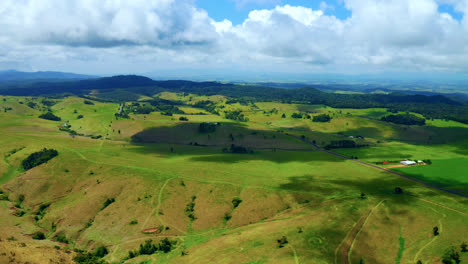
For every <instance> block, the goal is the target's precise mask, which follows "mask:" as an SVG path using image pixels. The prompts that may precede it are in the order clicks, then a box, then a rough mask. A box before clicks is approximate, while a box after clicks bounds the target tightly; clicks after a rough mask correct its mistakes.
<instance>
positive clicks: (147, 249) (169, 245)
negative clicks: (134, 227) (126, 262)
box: [128, 237, 176, 259]
mask: <svg viewBox="0 0 468 264" xmlns="http://www.w3.org/2000/svg"><path fill="white" fill-rule="evenodd" d="M175 244H176V241H171V240H169V239H168V238H167V237H166V238H164V239H163V240H161V241H160V242H159V243H158V244H153V240H151V239H149V240H146V241H145V243H144V244H141V245H140V249H139V250H135V251H129V252H128V259H132V258H135V257H137V256H140V255H152V254H154V253H156V252H158V251H161V252H164V253H169V252H171V250H172V249H173V247H174V245H175Z"/></svg>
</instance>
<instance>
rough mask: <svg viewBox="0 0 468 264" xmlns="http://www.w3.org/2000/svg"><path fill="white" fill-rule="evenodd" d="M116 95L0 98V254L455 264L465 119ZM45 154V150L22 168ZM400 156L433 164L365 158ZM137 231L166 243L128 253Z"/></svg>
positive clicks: (467, 191)
mask: <svg viewBox="0 0 468 264" xmlns="http://www.w3.org/2000/svg"><path fill="white" fill-rule="evenodd" d="M94 99H98V98H94ZM153 99H154V100H156V99H157V100H160V101H156V102H157V104H154V105H151V103H150V102H149V100H153ZM86 101H87V102H88V103H86ZM89 102H91V103H89ZM151 102H152V101H151ZM170 102H172V103H174V104H173V105H172V103H170ZM31 103H33V104H31ZM120 105H121V103H116V102H105V101H103V100H100V101H99V100H93V98H87V99H84V98H81V97H75V96H70V97H64V98H57V99H46V98H41V97H13V96H8V97H7V96H3V97H0V108H1V110H4V109H9V110H4V111H1V112H0V134H1V135H2V136H1V137H0V158H1V162H0V190H1V193H0V198H1V200H0V216H1V217H0V263H8V262H11V263H27V262H29V263H75V262H77V257H80V256H81V257H83V256H84V257H88V258H93V257H95V256H94V255H93V254H95V255H96V254H97V255H99V254H98V253H93V252H98V251H99V250H98V249H100V248H101V249H102V248H103V247H104V248H105V249H106V254H103V256H102V258H99V261H105V262H108V263H219V264H222V263H226V264H227V263H243V264H261V263H292V264H298V263H314V264H322V263H323V264H325V263H333V264H338V263H355V264H360V263H373V264H378V263H383V264H386V263H395V264H399V263H401V264H404V263H405V264H406V263H413V264H416V263H443V262H442V261H443V260H444V259H446V258H447V257H449V258H450V256H451V255H450V254H454V252H457V254H460V255H459V257H460V260H461V263H465V262H468V252H462V251H461V245H462V244H463V243H464V242H468V225H467V223H468V198H467V197H466V195H468V152H467V149H468V125H465V124H462V123H458V122H455V121H444V120H438V119H435V120H428V121H427V124H426V125H425V126H410V125H398V124H393V123H388V122H384V121H381V120H380V119H381V117H383V116H385V115H386V114H387V109H384V108H372V109H345V108H344V109H338V108H332V107H327V106H323V105H305V104H292V103H291V104H289V103H280V102H255V103H253V102H248V103H245V102H242V101H241V102H232V100H231V101H229V98H227V97H225V96H198V95H195V94H183V93H169V92H164V93H161V94H158V95H155V96H154V97H142V98H141V100H136V101H134V102H125V103H124V104H123V112H122V113H123V114H125V115H126V116H124V115H123V114H118V112H119V108H120ZM150 107H153V108H152V110H151V111H149V112H145V111H147V110H146V109H147V108H150ZM176 108H177V109H176ZM46 109H50V112H51V113H53V114H54V115H56V116H58V117H60V118H61V120H60V121H52V120H45V119H41V118H38V116H39V115H41V114H43V113H44V112H45V110H46ZM295 113H297V114H298V115H295V116H294V117H293V115H294V114H295ZM299 114H300V117H299ZM324 114H325V115H329V116H330V117H331V120H329V121H328V122H314V121H312V120H314V117H316V116H320V115H324ZM346 140H347V141H350V140H351V141H352V142H354V143H353V144H355V145H353V146H354V147H352V148H340V147H337V148H335V147H333V148H331V149H330V151H331V152H333V153H338V154H341V155H345V156H346V157H351V159H344V158H341V157H339V156H336V155H332V154H330V153H327V152H326V151H324V148H327V149H328V147H330V146H334V145H333V144H338V143H336V142H342V141H346ZM44 148H47V149H54V150H57V152H58V156H56V157H54V158H52V159H50V160H49V161H47V162H45V163H43V164H40V165H38V166H36V167H34V168H31V169H28V170H26V169H24V167H23V161H24V160H25V159H26V158H27V157H28V156H29V155H30V154H31V153H34V152H37V151H40V150H42V149H44ZM405 159H411V160H430V161H431V163H432V164H431V165H429V164H427V165H424V166H415V167H400V168H391V165H392V164H380V163H381V162H385V161H391V162H397V163H398V162H399V161H401V160H405ZM356 161H364V162H366V163H369V164H374V165H376V166H379V167H382V168H389V169H391V170H394V171H397V172H400V173H403V174H405V175H407V176H409V177H411V178H414V179H418V180H421V181H423V182H425V183H427V184H430V185H433V186H437V187H443V188H446V189H448V190H454V191H456V193H457V194H460V195H457V194H453V193H448V192H445V191H442V190H438V189H435V188H431V187H428V186H426V185H424V184H421V183H418V182H415V181H412V180H408V179H405V178H402V177H399V176H397V175H394V174H391V173H388V172H385V171H382V170H379V169H376V168H374V167H371V166H367V165H365V164H362V163H358V162H356ZM398 189H399V190H398ZM463 195H465V196H463ZM435 228H436V229H437V230H436V229H435ZM38 232H40V233H42V234H44V238H42V239H37V237H36V235H37V234H38ZM148 240H151V242H148V243H150V244H151V243H153V244H158V243H160V245H161V243H162V244H164V243H165V244H164V245H165V247H162V246H160V247H159V250H155V251H153V252H148V251H145V250H143V251H142V248H144V247H143V246H141V245H144V244H145V243H147V242H146V241H148ZM167 248H169V250H165V249H167ZM25 250H27V251H28V254H25V253H24V252H25ZM150 251H151V250H150ZM87 252H89V254H87ZM458 252H459V253H458ZM97 255H96V256H97ZM49 260H50V261H49ZM96 261H97V260H96ZM418 261H420V262H418ZM78 263H85V262H78ZM89 263H95V262H89ZM96 263H98V262H96Z"/></svg>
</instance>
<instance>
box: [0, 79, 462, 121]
mask: <svg viewBox="0 0 468 264" xmlns="http://www.w3.org/2000/svg"><path fill="white" fill-rule="evenodd" d="M92 90H99V91H100V93H99V94H96V95H95V96H96V98H99V97H101V98H104V97H105V96H108V95H109V94H114V95H115V96H116V97H117V95H118V94H125V93H126V94H127V96H126V98H127V99H129V98H130V97H129V95H130V94H133V95H135V96H136V97H138V95H147V96H153V95H154V94H157V93H160V92H164V91H169V92H177V93H181V92H187V93H191V94H197V95H208V96H209V95H224V96H228V97H232V98H236V99H239V100H249V101H253V102H257V101H279V102H285V103H302V104H323V105H328V106H331V107H335V108H360V109H363V108H374V107H379V108H391V109H394V110H395V111H405V112H406V111H408V112H415V113H419V114H422V115H423V116H424V117H425V118H426V119H428V118H438V119H447V120H454V121H459V122H463V123H466V124H468V103H466V102H465V103H463V102H458V101H454V100H452V99H450V98H448V97H445V96H442V95H432V96H426V95H411V94H404V93H392V94H387V95H383V94H336V93H327V92H322V91H320V90H317V89H315V88H311V87H304V88H298V89H281V88H271V87H262V86H249V85H236V84H226V83H218V82H191V81H154V80H151V79H149V78H146V77H141V76H115V77H107V78H99V79H92V80H81V81H68V82H54V83H25V84H11V85H7V86H1V87H0V94H3V95H16V96H38V95H48V96H52V95H54V96H63V95H70V94H74V95H80V96H84V95H86V94H89V92H91V91H92ZM122 97H125V96H122ZM114 100H117V99H114ZM205 106H207V105H205ZM211 110H213V111H215V110H214V109H211Z"/></svg>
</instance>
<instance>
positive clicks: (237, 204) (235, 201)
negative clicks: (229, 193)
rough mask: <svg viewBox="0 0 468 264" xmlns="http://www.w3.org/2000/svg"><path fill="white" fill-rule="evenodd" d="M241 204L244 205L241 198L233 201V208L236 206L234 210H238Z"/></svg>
mask: <svg viewBox="0 0 468 264" xmlns="http://www.w3.org/2000/svg"><path fill="white" fill-rule="evenodd" d="M240 203H242V199H241V198H239V197H235V198H234V199H232V206H234V208H237V207H238V206H239V204H240Z"/></svg>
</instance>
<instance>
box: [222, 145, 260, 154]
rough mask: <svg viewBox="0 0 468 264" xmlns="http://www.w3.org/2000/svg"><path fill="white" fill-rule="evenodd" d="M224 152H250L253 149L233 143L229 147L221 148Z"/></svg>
mask: <svg viewBox="0 0 468 264" xmlns="http://www.w3.org/2000/svg"><path fill="white" fill-rule="evenodd" d="M223 152H224V153H235V154H248V153H250V154H252V153H253V151H252V150H251V149H248V148H246V147H243V146H236V145H234V144H232V145H231V147H229V148H223Z"/></svg>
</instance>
